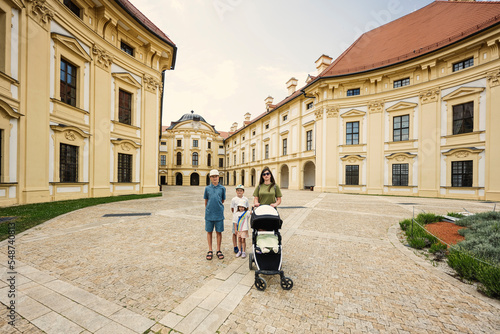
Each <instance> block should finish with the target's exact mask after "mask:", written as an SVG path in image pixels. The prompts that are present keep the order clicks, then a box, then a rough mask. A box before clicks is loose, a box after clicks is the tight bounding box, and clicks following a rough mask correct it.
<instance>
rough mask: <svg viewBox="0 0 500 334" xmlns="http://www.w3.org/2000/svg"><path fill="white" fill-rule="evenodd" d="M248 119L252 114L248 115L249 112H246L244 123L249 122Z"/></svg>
mask: <svg viewBox="0 0 500 334" xmlns="http://www.w3.org/2000/svg"><path fill="white" fill-rule="evenodd" d="M250 117H252V114H251V113H249V112H247V113H246V114H245V122H250Z"/></svg>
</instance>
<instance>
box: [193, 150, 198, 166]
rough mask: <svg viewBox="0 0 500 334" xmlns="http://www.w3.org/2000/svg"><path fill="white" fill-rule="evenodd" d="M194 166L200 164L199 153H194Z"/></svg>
mask: <svg viewBox="0 0 500 334" xmlns="http://www.w3.org/2000/svg"><path fill="white" fill-rule="evenodd" d="M193 166H198V153H196V152H194V153H193Z"/></svg>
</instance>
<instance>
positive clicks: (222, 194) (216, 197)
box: [203, 184, 226, 221]
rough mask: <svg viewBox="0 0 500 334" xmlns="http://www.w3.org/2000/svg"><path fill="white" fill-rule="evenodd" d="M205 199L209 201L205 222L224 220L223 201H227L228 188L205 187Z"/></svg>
mask: <svg viewBox="0 0 500 334" xmlns="http://www.w3.org/2000/svg"><path fill="white" fill-rule="evenodd" d="M203 198H204V199H208V202H207V206H206V208H205V220H209V221H221V220H224V204H222V201H225V200H226V188H224V186H221V185H220V184H218V185H216V186H214V185H212V184H210V185H208V186H206V187H205V194H204V195H203Z"/></svg>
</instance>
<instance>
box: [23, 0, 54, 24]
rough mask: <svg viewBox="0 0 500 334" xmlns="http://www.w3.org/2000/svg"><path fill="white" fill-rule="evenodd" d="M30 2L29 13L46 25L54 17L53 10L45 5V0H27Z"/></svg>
mask: <svg viewBox="0 0 500 334" xmlns="http://www.w3.org/2000/svg"><path fill="white" fill-rule="evenodd" d="M28 1H29V2H30V3H31V14H32V15H33V16H34V17H38V18H39V19H40V24H42V25H46V24H48V23H49V22H50V20H53V19H54V10H53V9H52V8H50V7H49V6H48V5H47V0H28Z"/></svg>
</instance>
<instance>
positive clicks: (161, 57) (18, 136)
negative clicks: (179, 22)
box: [0, 0, 177, 206]
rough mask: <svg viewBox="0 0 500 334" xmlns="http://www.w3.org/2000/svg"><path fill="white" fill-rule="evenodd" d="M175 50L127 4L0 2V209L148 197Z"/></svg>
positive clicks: (118, 0)
mask: <svg viewBox="0 0 500 334" xmlns="http://www.w3.org/2000/svg"><path fill="white" fill-rule="evenodd" d="M176 52H177V47H176V46H175V44H174V43H173V42H172V41H171V40H170V39H169V37H168V36H167V35H166V34H165V33H163V32H162V31H160V30H159V29H158V28H157V27H156V26H155V25H154V24H153V23H152V22H151V21H149V20H148V19H147V18H146V17H145V16H144V15H143V14H142V13H141V12H139V11H138V10H137V9H136V8H135V7H134V6H133V5H132V4H131V3H130V2H129V1H128V0H92V1H89V0H4V1H1V2H0V116H1V117H0V153H1V154H0V156H1V160H0V205H2V206H3V205H11V204H20V203H33V202H46V201H51V200H60V199H70V198H82V197H99V196H110V195H118V194H125V193H127V194H130V193H150V192H157V191H158V176H157V173H156V170H157V167H158V164H157V159H158V156H157V153H156V152H157V151H158V137H159V135H160V124H161V123H160V122H161V110H162V107H161V103H162V102H161V101H162V99H161V98H162V87H163V72H164V71H166V70H171V69H173V68H174V66H175V57H176ZM146 148H147V149H146Z"/></svg>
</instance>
